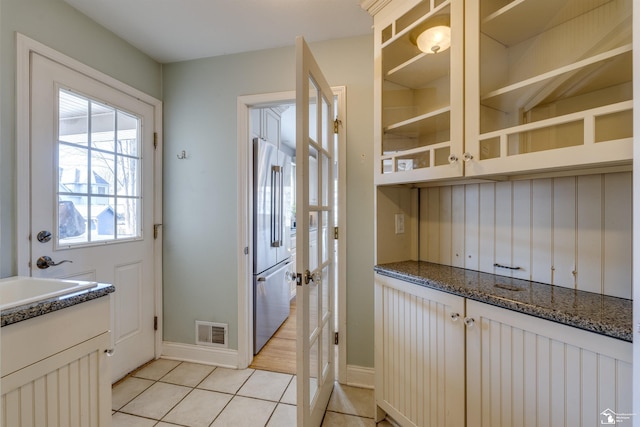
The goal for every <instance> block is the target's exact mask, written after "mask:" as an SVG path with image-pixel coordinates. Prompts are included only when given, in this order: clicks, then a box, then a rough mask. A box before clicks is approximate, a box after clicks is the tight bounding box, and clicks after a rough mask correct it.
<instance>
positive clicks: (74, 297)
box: [0, 283, 116, 327]
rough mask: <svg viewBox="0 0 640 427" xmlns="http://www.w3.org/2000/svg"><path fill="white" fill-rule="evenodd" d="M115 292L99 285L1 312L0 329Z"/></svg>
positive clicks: (107, 286)
mask: <svg viewBox="0 0 640 427" xmlns="http://www.w3.org/2000/svg"><path fill="white" fill-rule="evenodd" d="M115 290H116V288H115V287H114V286H113V285H110V284H105V283H100V284H98V286H97V287H95V288H91V289H87V290H85V291H81V292H78V293H76V294H71V295H66V296H63V297H55V298H50V299H46V300H42V301H38V302H34V303H31V304H25V305H21V306H18V307H12V308H9V309H6V310H2V312H0V327H4V326H9V325H13V324H15V323H18V322H22V321H25V320H28V319H32V318H34V317H38V316H43V315H45V314H48V313H52V312H54V311H58V310H62V309H63V308H67V307H71V306H74V305H77V304H82V303H83V302H86V301H91V300H94V299H97V298H102V297H104V296H106V295H108V294H110V293H112V292H115Z"/></svg>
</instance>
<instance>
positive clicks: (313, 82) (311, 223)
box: [296, 37, 335, 427]
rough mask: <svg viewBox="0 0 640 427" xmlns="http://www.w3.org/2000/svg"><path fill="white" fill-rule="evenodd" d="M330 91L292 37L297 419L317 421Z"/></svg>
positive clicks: (329, 362) (323, 351)
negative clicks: (294, 54) (294, 149)
mask: <svg viewBox="0 0 640 427" xmlns="http://www.w3.org/2000/svg"><path fill="white" fill-rule="evenodd" d="M333 98H334V95H333V92H332V91H331V88H330V87H329V84H328V83H327V81H326V79H325V78H324V76H323V75H322V72H321V70H320V68H319V67H318V64H317V63H316V61H315V59H314V58H313V55H312V54H311V51H310V50H309V47H308V46H307V44H306V42H305V41H304V39H303V38H302V37H298V38H297V39H296V182H297V185H296V222H297V233H296V270H297V272H298V273H297V274H298V278H297V280H298V282H297V285H298V286H296V288H297V289H296V307H297V344H296V345H297V347H296V350H297V368H296V369H297V408H298V409H297V411H298V413H297V424H298V425H299V426H305V427H315V426H320V425H321V423H322V419H323V416H324V412H325V409H326V407H327V404H328V402H329V397H330V396H331V391H332V390H333V384H334V363H335V358H334V344H333V341H334V333H333V331H334V313H333V310H334V303H333V301H334V289H335V283H334V282H335V274H334V238H333V230H334V207H335V206H334V204H335V198H334V183H335V180H334V145H335V144H334V134H333V122H334V113H333Z"/></svg>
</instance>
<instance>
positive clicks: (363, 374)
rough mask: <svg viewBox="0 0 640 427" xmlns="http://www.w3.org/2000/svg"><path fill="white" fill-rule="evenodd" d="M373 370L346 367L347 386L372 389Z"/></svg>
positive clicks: (361, 367) (353, 366) (373, 383)
mask: <svg viewBox="0 0 640 427" xmlns="http://www.w3.org/2000/svg"><path fill="white" fill-rule="evenodd" d="M374 374H375V370H374V369H373V368H365V367H363V366H355V365H347V385H350V386H353V387H362V388H370V389H373V388H374V385H375V378H374Z"/></svg>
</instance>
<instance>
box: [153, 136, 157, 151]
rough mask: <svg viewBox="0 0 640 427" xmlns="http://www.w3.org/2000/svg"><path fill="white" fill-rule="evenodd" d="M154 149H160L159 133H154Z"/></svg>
mask: <svg viewBox="0 0 640 427" xmlns="http://www.w3.org/2000/svg"><path fill="white" fill-rule="evenodd" d="M153 148H155V149H157V148H158V132H154V133H153Z"/></svg>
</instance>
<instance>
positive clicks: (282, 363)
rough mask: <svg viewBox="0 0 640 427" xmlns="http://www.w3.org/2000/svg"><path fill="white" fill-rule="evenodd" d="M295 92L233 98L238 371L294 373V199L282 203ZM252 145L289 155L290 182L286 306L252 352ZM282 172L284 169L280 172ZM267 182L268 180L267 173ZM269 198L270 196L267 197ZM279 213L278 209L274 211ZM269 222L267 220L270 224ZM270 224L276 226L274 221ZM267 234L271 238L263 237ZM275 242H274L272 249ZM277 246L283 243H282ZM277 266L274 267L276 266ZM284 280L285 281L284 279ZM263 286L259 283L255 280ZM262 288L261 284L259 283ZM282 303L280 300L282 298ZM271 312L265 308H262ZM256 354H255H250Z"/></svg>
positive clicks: (339, 198) (341, 259) (342, 300)
mask: <svg viewBox="0 0 640 427" xmlns="http://www.w3.org/2000/svg"><path fill="white" fill-rule="evenodd" d="M332 89H333V91H334V94H335V97H334V106H335V111H336V118H337V121H338V123H339V132H338V134H336V135H335V138H334V143H335V144H336V150H335V153H336V158H337V159H339V160H340V161H338V162H337V163H338V167H336V168H335V176H334V179H335V184H336V185H335V189H336V191H335V194H334V197H336V206H338V209H336V218H335V224H336V225H337V226H338V229H339V234H340V235H341V236H346V225H345V224H344V218H345V215H344V208H343V207H344V206H345V204H346V185H345V183H344V179H345V177H346V170H345V165H344V163H345V162H343V161H342V159H344V158H345V156H346V118H345V112H346V88H345V87H334V88H332ZM295 120H296V119H295V93H294V92H279V93H270V94H261V95H248V96H241V97H239V98H238V162H239V163H238V164H239V168H238V170H239V171H238V182H239V185H240V188H239V193H240V194H241V197H239V206H238V212H239V213H240V214H241V217H242V218H244V219H245V221H244V222H242V223H240V224H239V225H238V227H239V233H238V235H239V239H240V242H239V246H240V247H241V248H244V254H245V256H244V257H243V258H242V260H241V262H240V263H239V267H238V268H239V271H238V277H239V281H238V282H239V284H238V313H239V321H238V325H239V330H238V361H239V365H240V367H249V366H250V367H255V368H259V369H264V370H272V371H276V372H285V373H292V374H295V369H296V350H295V344H296V341H295V340H296V311H295V310H296V300H295V293H296V286H295V283H294V282H293V281H292V280H287V278H286V277H287V275H286V273H287V272H288V271H290V272H293V271H294V270H295V235H296V234H295V231H296V228H295V225H296V224H295V205H294V204H293V203H295V196H293V197H292V199H291V200H292V203H290V204H287V197H288V196H287V195H286V194H284V193H286V192H287V191H291V194H292V195H295V176H296V169H295V132H296V129H295ZM256 139H257V140H260V139H262V140H265V141H268V142H267V143H268V144H270V145H271V146H273V147H274V148H277V149H279V150H280V151H282V152H283V154H284V155H285V156H289V158H290V164H289V168H288V170H287V171H286V172H285V171H284V170H283V172H284V173H286V174H287V176H289V177H290V181H289V183H288V184H287V185H285V191H284V193H283V200H282V201H283V212H284V213H288V214H289V215H284V218H283V221H284V223H285V227H284V230H285V232H283V236H282V237H283V240H286V239H287V238H288V242H287V243H288V248H289V251H288V259H287V256H285V257H284V258H281V261H280V262H282V263H286V262H287V261H288V263H289V265H290V266H291V268H289V269H288V270H287V269H285V270H287V271H285V279H284V280H285V281H287V283H286V286H281V288H284V289H287V290H288V291H289V292H288V293H287V294H286V297H284V298H282V297H281V298H280V303H279V305H280V307H281V308H282V307H283V306H284V303H283V302H282V301H287V304H286V315H284V316H283V315H282V313H281V314H280V315H279V316H277V317H276V318H277V320H276V321H275V322H276V326H275V328H273V326H272V328H273V333H268V337H267V339H266V340H264V343H262V342H261V343H258V346H260V348H256V334H257V331H256V320H257V319H256V317H255V316H256V313H257V312H258V311H259V310H258V309H259V307H257V304H261V303H264V301H258V299H259V298H256V283H257V280H258V279H259V278H261V277H260V276H259V275H256V273H261V272H262V271H255V257H256V250H257V244H256V241H255V240H254V233H255V232H256V231H257V230H258V229H259V227H258V226H257V225H256V222H257V221H259V220H257V219H256V210H259V209H262V208H263V205H261V206H256V203H257V200H256V194H255V193H256V191H257V190H259V189H256V188H255V187H256V184H255V182H254V181H255V179H254V172H255V166H256V165H255V164H254V158H255V146H256V144H258V142H257V141H256ZM283 169H284V168H283ZM268 179H269V180H271V171H269V175H268ZM269 197H270V196H269ZM277 208H278V209H279V207H277ZM270 222H271V221H270ZM275 222H278V220H276V221H275ZM269 234H271V233H270V232H269ZM345 240H346V239H345V237H342V239H337V240H334V257H335V260H336V265H337V268H336V269H335V270H336V280H335V282H334V283H336V289H334V295H336V298H335V301H336V306H335V307H334V313H335V319H334V321H335V330H336V331H340V339H339V340H337V342H338V344H337V346H336V362H337V363H336V366H337V369H336V371H337V375H336V376H337V379H338V380H339V381H340V382H345V381H346V345H345V344H346V326H345V323H346V270H345V268H344V265H345V259H346V241H345ZM279 244H280V243H279V242H278V245H279ZM282 245H283V246H287V244H286V243H285V242H284V241H283V243H282ZM276 264H278V262H276ZM289 277H290V276H289ZM261 282H263V280H261ZM260 285H264V283H260ZM259 291H260V292H259V293H260V294H261V295H263V294H264V291H265V289H264V286H260V288H259ZM285 298H286V299H285ZM268 307H271V305H268ZM256 350H257V351H256Z"/></svg>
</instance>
